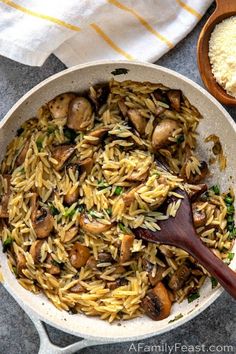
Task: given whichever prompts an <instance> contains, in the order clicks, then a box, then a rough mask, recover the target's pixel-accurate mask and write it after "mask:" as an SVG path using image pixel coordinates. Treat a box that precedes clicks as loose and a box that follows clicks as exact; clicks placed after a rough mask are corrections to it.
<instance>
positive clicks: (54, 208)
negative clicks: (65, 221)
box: [49, 204, 60, 216]
mask: <svg viewBox="0 0 236 354" xmlns="http://www.w3.org/2000/svg"><path fill="white" fill-rule="evenodd" d="M49 210H50V212H51V214H52V215H53V216H56V215H58V214H60V212H59V210H58V209H57V208H56V207H55V206H54V205H53V204H51V205H50V206H49Z"/></svg>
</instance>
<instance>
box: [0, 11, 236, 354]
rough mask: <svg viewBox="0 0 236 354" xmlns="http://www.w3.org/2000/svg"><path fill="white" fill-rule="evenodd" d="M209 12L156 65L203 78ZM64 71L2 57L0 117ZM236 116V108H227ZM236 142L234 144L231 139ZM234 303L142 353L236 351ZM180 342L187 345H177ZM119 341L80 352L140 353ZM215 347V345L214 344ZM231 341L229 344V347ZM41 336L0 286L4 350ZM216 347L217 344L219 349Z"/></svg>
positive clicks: (224, 302) (0, 346) (27, 345)
mask: <svg viewBox="0 0 236 354" xmlns="http://www.w3.org/2000/svg"><path fill="white" fill-rule="evenodd" d="M211 11H212V8H211V9H210V10H209V11H208V14H207V15H206V16H205V17H204V18H203V20H202V21H201V22H200V23H199V24H198V25H197V27H196V28H195V29H194V30H193V32H192V33H191V34H190V35H189V36H188V37H187V38H186V39H184V40H183V41H182V42H181V43H180V44H179V45H177V46H176V48H174V49H173V50H172V51H171V52H170V53H168V54H167V55H165V56H164V57H163V58H161V60H159V61H158V63H157V64H159V65H162V66H165V67H168V68H171V69H174V70H176V71H177V72H179V73H181V74H184V75H186V76H187V77H189V78H190V79H192V80H194V81H195V82H198V83H200V84H201V79H200V76H199V72H198V69H197V64H196V43H197V38H198V34H199V31H200V29H201V28H202V26H203V23H204V21H205V20H206V18H207V16H208V15H209V13H210V12H211ZM63 69H64V65H63V64H62V63H61V62H60V61H59V60H57V59H56V58H55V57H53V56H51V57H50V58H49V59H48V60H47V62H46V63H45V64H44V65H43V67H41V68H32V67H28V66H24V65H21V64H18V63H15V62H13V61H11V60H8V59H6V58H3V57H0V117H1V118H2V117H3V116H4V114H5V113H6V112H7V111H8V110H9V108H10V107H11V106H12V105H13V104H14V103H15V102H16V101H17V100H18V99H19V98H20V97H21V96H22V95H23V94H24V93H25V92H27V91H28V90H29V89H30V88H32V87H33V86H35V85H36V84H37V83H39V82H40V81H42V80H43V79H45V78H47V77H48V76H50V75H52V74H54V73H56V72H59V71H61V70H63ZM228 111H229V112H230V113H231V115H232V116H233V118H234V119H235V120H236V109H233V108H231V109H228ZM232 143H233V142H232ZM235 314H236V302H235V301H233V300H232V299H231V298H230V297H229V296H228V295H227V294H225V293H224V294H223V295H222V296H221V297H220V298H219V299H218V300H217V301H216V302H215V303H214V304H213V305H212V306H211V307H210V308H208V309H207V310H205V311H204V312H203V313H202V314H200V315H199V316H198V317H197V318H195V319H193V320H192V321H190V322H189V323H187V324H185V325H183V326H182V327H180V328H178V329H176V330H174V331H171V332H169V333H166V334H163V335H160V336H156V337H153V338H151V339H146V340H142V341H141V343H140V347H139V353H144V352H148V351H149V352H151V348H149V347H146V348H144V345H147V346H150V345H160V346H163V347H161V348H159V349H160V350H158V348H156V349H157V350H156V351H155V348H153V350H152V352H157V353H158V352H159V353H170V351H169V352H168V350H167V349H165V347H164V344H165V343H166V344H167V345H169V346H173V345H175V344H176V346H177V347H176V349H172V353H181V352H184V351H185V352H189V353H193V352H194V351H193V348H192V347H191V346H194V345H195V346H196V345H203V346H204V345H205V349H204V347H202V349H201V350H200V349H197V347H196V348H195V352H198V353H204V352H207V351H208V352H211V353H219V352H221V353H222V352H225V353H226V352H231V353H233V352H234V353H236V326H235V318H236V316H235ZM47 329H48V332H49V334H50V337H51V339H52V341H53V342H54V343H55V344H58V345H61V346H65V345H68V344H70V343H73V341H74V340H75V338H74V337H72V336H70V335H68V334H66V333H63V332H61V331H58V330H56V329H53V328H51V327H50V326H47ZM178 343H181V344H182V345H186V346H188V348H187V347H186V348H187V349H186V348H183V349H182V350H181V349H179V346H178ZM131 344H132V343H123V344H121V343H118V344H112V345H104V346H102V347H92V348H87V349H84V350H82V351H81V353H83V354H90V353H97V354H108V353H111V352H112V353H113V354H124V353H135V352H138V342H137V343H134V346H132V347H130V345H131ZM212 345H213V346H215V347H211V346H212ZM228 345H231V346H232V347H231V348H228V347H227V346H228ZM38 346H39V339H38V336H37V332H36V330H35V328H34V326H33V324H32V322H31V321H30V320H29V318H28V317H27V315H26V314H25V313H24V312H23V311H22V310H21V308H20V307H19V306H18V305H17V303H16V302H15V301H14V300H13V299H12V298H11V297H10V295H9V294H8V293H7V292H6V290H5V289H4V288H3V287H2V286H0V354H35V353H37V351H38ZM217 346H218V347H217ZM232 348H234V349H232Z"/></svg>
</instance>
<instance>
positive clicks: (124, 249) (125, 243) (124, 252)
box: [120, 235, 134, 263]
mask: <svg viewBox="0 0 236 354" xmlns="http://www.w3.org/2000/svg"><path fill="white" fill-rule="evenodd" d="M133 242H134V235H124V236H123V238H122V241H121V249H120V262H121V263H125V262H128V261H129V260H130V258H131V255H132V252H131V247H132V246H133Z"/></svg>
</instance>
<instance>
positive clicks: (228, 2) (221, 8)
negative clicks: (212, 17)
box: [216, 0, 236, 15]
mask: <svg viewBox="0 0 236 354" xmlns="http://www.w3.org/2000/svg"><path fill="white" fill-rule="evenodd" d="M216 5H217V7H216V11H217V13H218V15H219V14H221V13H227V12H230V11H235V10H236V5H235V0H216Z"/></svg>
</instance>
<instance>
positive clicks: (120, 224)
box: [118, 222, 126, 232]
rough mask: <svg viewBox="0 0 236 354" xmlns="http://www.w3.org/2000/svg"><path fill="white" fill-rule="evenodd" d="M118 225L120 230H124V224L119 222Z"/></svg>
mask: <svg viewBox="0 0 236 354" xmlns="http://www.w3.org/2000/svg"><path fill="white" fill-rule="evenodd" d="M118 226H119V229H120V230H121V231H123V232H126V228H125V225H123V224H122V223H121V222H119V224H118Z"/></svg>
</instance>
